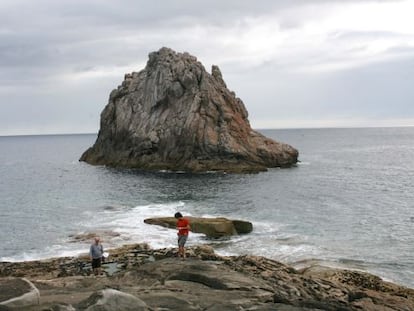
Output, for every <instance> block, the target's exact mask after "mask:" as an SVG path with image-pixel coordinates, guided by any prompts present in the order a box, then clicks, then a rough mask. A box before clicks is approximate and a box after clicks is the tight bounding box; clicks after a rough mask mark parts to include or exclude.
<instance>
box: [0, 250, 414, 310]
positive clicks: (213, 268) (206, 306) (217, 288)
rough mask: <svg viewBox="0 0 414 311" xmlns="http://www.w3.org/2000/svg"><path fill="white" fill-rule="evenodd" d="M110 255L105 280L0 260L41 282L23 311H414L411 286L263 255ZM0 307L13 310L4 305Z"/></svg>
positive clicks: (0, 268) (0, 266)
mask: <svg viewBox="0 0 414 311" xmlns="http://www.w3.org/2000/svg"><path fill="white" fill-rule="evenodd" d="M109 252H110V257H109V258H110V259H111V260H110V261H109V262H107V263H105V265H104V268H105V270H106V273H107V275H106V276H103V277H98V278H96V277H93V276H89V274H90V267H89V266H88V265H87V264H86V263H87V261H88V259H87V258H82V257H79V258H69V257H67V258H56V259H50V260H46V261H33V262H21V263H6V262H3V263H0V280H2V279H7V282H10V280H11V279H12V278H11V277H15V278H16V280H15V281H14V283H16V284H17V283H19V282H20V283H21V281H19V279H18V278H19V277H23V276H25V277H26V278H27V279H29V280H30V281H31V282H32V284H34V286H36V288H37V290H38V291H39V293H40V301H38V302H33V305H31V306H28V307H24V308H19V309H18V310H180V311H182V310H200V311H201V310H210V311H214V310H288V311H299V310H307V311H317V310H332V311H334V310H335V311H336V310H342V311H344V310H368V311H369V310H372V311H374V310H375V311H377V310H387V311H389V310H401V311H402V310H405V311H407V310H414V290H413V289H409V288H405V287H403V286H398V285H396V284H392V283H388V282H384V281H382V280H381V279H380V278H379V277H377V276H374V275H371V274H368V273H364V272H357V271H348V270H338V269H332V268H324V267H318V266H314V267H310V268H307V269H304V270H300V271H298V270H295V269H293V268H291V267H289V266H287V265H284V264H282V263H279V262H277V261H274V260H270V259H267V258H264V257H258V256H238V257H222V256H218V255H216V254H215V253H214V251H213V249H212V248H211V247H209V246H206V245H202V246H197V247H192V248H189V249H188V255H189V258H188V259H187V260H185V261H182V260H180V259H179V258H177V257H176V250H175V249H159V250H153V249H149V248H148V246H147V245H145V244H136V245H127V246H124V247H122V248H119V249H114V250H110V251H109ZM7 282H0V292H3V291H4V288H1V284H4V285H5V286H8V285H7V284H10V283H7ZM25 290H26V289H25ZM22 292H23V291H22ZM22 292H17V293H16V295H21V293H22ZM10 298H11V297H9V296H8V297H7V299H10ZM0 310H8V309H7V307H2V306H1V302H0Z"/></svg>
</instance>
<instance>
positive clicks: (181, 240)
mask: <svg viewBox="0 0 414 311" xmlns="http://www.w3.org/2000/svg"><path fill="white" fill-rule="evenodd" d="M174 217H175V218H177V230H178V233H177V235H178V257H182V258H183V259H185V257H186V256H185V249H184V245H185V242H187V238H188V232H189V231H190V222H189V221H188V219H187V218H184V217H183V215H182V214H181V213H180V212H177V213H175V215H174Z"/></svg>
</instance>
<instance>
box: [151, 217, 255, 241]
mask: <svg viewBox="0 0 414 311" xmlns="http://www.w3.org/2000/svg"><path fill="white" fill-rule="evenodd" d="M186 218H187V219H188V220H189V221H190V226H191V231H192V232H195V233H204V234H205V235H206V236H208V237H212V238H218V237H222V236H229V235H234V234H244V233H250V232H252V230H253V224H252V223H251V222H249V221H243V220H230V219H227V218H223V217H217V218H206V217H186ZM144 222H145V223H146V224H150V225H158V226H162V227H166V228H171V229H175V228H176V225H177V219H175V218H174V217H156V218H147V219H145V220H144Z"/></svg>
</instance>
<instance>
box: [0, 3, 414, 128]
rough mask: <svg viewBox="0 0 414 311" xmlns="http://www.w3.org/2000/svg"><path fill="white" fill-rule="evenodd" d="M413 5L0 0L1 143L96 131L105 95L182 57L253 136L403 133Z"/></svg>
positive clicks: (409, 93) (413, 40)
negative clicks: (365, 129)
mask: <svg viewBox="0 0 414 311" xmlns="http://www.w3.org/2000/svg"><path fill="white" fill-rule="evenodd" d="M413 12H414V1H412V0H410V1H398V0H396V1H362V0H360V1H357V0H355V1H351V0H347V1H332V0H326V1H323V0H319V1H317V0H296V1H285V0H280V1H279V0H260V1H259V0H257V1H243V0H226V1H224V0H209V1H196V0H169V1H161V0H159V1H156V0H152V1H148V0H147V1H138V0H125V1H108V0H91V1H89V0H59V1H56V0H36V1H31V0H27V1H22V0H1V1H0V81H1V82H0V109H1V113H0V135H10V134H44V133H84V132H89V133H93V132H97V131H98V129H99V116H100V113H101V111H102V109H103V108H104V107H105V105H106V104H107V101H108V97H109V93H110V91H111V90H112V89H114V88H116V87H117V86H118V85H119V84H120V83H121V82H122V80H123V76H124V73H126V72H132V71H139V70H141V69H143V68H144V66H145V63H146V61H147V58H148V53H150V52H151V51H154V50H158V49H159V48H161V47H163V46H167V47H170V48H172V49H174V50H176V51H178V52H183V51H188V52H189V53H190V54H193V55H195V56H197V58H198V59H199V60H200V61H201V62H202V63H203V64H204V66H205V68H206V69H207V70H208V71H210V68H211V65H212V64H217V65H218V66H219V67H220V69H221V71H222V74H223V77H224V80H225V81H226V83H227V86H228V87H229V88H230V89H231V90H233V91H235V92H236V94H237V96H238V97H240V98H241V99H242V100H243V101H244V103H245V105H246V107H247V110H248V111H249V119H250V122H251V124H252V126H253V127H254V128H302V127H352V126H406V125H414V85H413V81H414V18H413Z"/></svg>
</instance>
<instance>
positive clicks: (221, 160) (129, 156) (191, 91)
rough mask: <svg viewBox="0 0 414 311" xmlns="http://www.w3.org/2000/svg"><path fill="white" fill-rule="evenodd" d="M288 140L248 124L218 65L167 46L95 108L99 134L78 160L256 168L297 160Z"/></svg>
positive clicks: (214, 168) (229, 169) (213, 168)
mask: <svg viewBox="0 0 414 311" xmlns="http://www.w3.org/2000/svg"><path fill="white" fill-rule="evenodd" d="M297 158H298V152H297V150H296V149H294V148H293V147H291V146H289V145H287V144H283V143H279V142H276V141H274V140H272V139H269V138H266V137H264V136H263V135H261V134H260V133H258V132H256V131H254V130H252V129H251V127H250V124H249V121H248V114H247V110H246V108H245V106H244V104H243V102H242V100H241V99H240V98H237V97H236V96H235V94H234V92H231V91H230V90H228V89H227V87H226V84H225V82H224V80H223V78H222V75H221V72H220V69H219V68H218V67H217V66H213V68H212V73H211V74H210V73H208V72H207V71H206V70H205V69H204V67H203V65H202V64H201V63H200V62H198V61H197V59H196V58H195V57H194V56H191V55H190V54H188V53H176V52H174V51H173V50H171V49H169V48H162V49H160V50H159V51H158V52H153V53H150V54H149V60H148V62H147V65H146V67H145V69H143V70H141V71H140V72H133V73H131V74H126V75H125V79H124V81H123V82H122V84H121V85H120V86H118V88H117V89H114V90H113V91H112V92H111V94H110V96H109V102H108V104H107V106H106V107H105V109H104V110H103V112H102V114H101V125H100V131H99V134H98V138H97V140H96V142H95V144H94V145H93V147H91V148H89V149H88V150H87V151H85V153H84V154H83V155H82V156H81V158H80V161H86V162H88V163H90V164H95V165H108V166H115V167H129V168H141V169H155V170H173V171H181V170H183V171H191V172H200V171H227V172H255V171H262V170H266V168H267V167H288V166H291V165H292V164H295V163H296V162H297Z"/></svg>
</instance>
